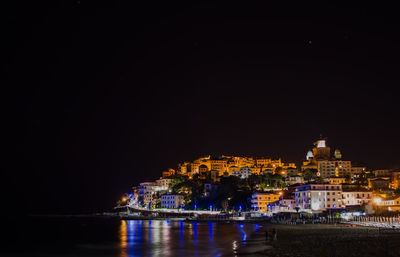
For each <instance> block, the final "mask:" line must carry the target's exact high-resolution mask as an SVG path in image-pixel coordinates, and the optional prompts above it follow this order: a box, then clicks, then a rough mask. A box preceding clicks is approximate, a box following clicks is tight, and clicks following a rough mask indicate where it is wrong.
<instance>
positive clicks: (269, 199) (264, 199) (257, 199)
mask: <svg viewBox="0 0 400 257" xmlns="http://www.w3.org/2000/svg"><path fill="white" fill-rule="evenodd" d="M279 198H280V194H274V193H254V194H253V195H252V197H251V207H252V208H253V210H255V211H259V212H263V213H267V212H268V204H270V203H273V202H276V201H279Z"/></svg>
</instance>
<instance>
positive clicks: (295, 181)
mask: <svg viewBox="0 0 400 257" xmlns="http://www.w3.org/2000/svg"><path fill="white" fill-rule="evenodd" d="M285 182H286V183H287V184H289V185H293V184H303V183H304V177H302V176H291V177H287V178H286V179H285Z"/></svg>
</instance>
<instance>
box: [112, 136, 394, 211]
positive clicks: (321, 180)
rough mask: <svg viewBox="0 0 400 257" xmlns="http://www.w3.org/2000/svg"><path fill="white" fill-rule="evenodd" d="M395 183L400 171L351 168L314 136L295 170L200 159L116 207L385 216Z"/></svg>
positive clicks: (235, 159)
mask: <svg viewBox="0 0 400 257" xmlns="http://www.w3.org/2000/svg"><path fill="white" fill-rule="evenodd" d="M399 181H400V170H396V169H377V170H371V169H368V167H366V166H362V165H357V164H356V163H354V162H352V161H351V160H347V159H345V158H344V157H343V156H342V153H341V151H340V150H339V149H334V150H333V149H331V148H330V147H329V145H328V140H327V138H324V137H322V136H320V137H319V138H318V140H316V141H315V142H314V144H313V147H312V149H310V150H309V151H308V152H307V153H306V154H305V159H304V161H303V162H302V164H301V165H300V167H299V166H298V165H296V164H295V163H294V162H289V161H287V160H282V159H281V158H278V159H273V158H268V157H251V156H227V155H221V156H218V157H215V156H210V155H208V156H203V157H200V158H198V159H195V160H193V161H188V162H183V163H179V164H178V165H177V167H176V169H172V168H170V169H168V170H167V171H163V172H162V173H161V177H160V178H159V179H157V180H155V181H144V182H142V183H140V184H139V185H137V186H135V187H133V188H132V191H131V192H129V193H126V194H125V195H124V196H123V197H122V198H121V200H119V201H118V203H117V206H116V209H119V210H125V208H127V209H128V211H129V210H131V211H132V210H137V211H138V210H139V211H152V212H168V211H169V212H174V211H176V212H185V211H186V212H199V213H201V212H204V213H221V212H227V213H229V212H235V213H236V212H242V213H243V215H250V216H251V217H264V216H273V215H276V214H279V213H299V212H302V213H309V214H310V215H312V214H316V213H323V212H327V211H329V212H333V213H335V212H337V213H339V212H341V213H342V215H343V214H345V215H347V216H349V215H350V216H357V215H361V214H363V215H366V214H379V213H390V212H396V211H399V210H400V192H399Z"/></svg>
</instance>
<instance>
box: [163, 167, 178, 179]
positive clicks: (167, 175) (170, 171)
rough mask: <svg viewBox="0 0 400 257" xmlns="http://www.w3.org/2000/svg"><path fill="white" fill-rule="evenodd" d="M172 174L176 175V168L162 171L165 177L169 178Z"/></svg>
mask: <svg viewBox="0 0 400 257" xmlns="http://www.w3.org/2000/svg"><path fill="white" fill-rule="evenodd" d="M172 175H175V170H174V169H168V171H163V172H162V177H163V178H168V177H170V176H172Z"/></svg>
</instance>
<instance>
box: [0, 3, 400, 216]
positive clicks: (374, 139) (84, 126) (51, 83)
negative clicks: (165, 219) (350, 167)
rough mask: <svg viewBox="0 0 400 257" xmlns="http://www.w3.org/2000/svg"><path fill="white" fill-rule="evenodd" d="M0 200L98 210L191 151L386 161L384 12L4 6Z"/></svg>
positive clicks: (389, 36) (395, 69) (392, 38)
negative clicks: (324, 150)
mask: <svg viewBox="0 0 400 257" xmlns="http://www.w3.org/2000/svg"><path fill="white" fill-rule="evenodd" d="M3 11H4V14H3V16H4V17H5V19H6V22H5V23H3V24H6V26H5V28H4V30H3V32H2V33H3V37H2V38H3V40H2V41H3V43H5V44H6V46H5V47H3V50H5V51H4V52H5V57H4V58H2V59H3V61H4V65H3V71H4V70H5V71H6V76H5V79H6V84H3V85H6V86H5V87H4V89H3V96H5V98H6V99H5V101H4V102H5V103H6V107H5V108H4V110H5V111H6V114H7V116H6V118H7V122H5V125H4V126H5V127H6V128H7V129H8V130H7V133H6V134H3V136H4V135H5V137H6V142H7V143H10V147H4V148H5V149H6V150H7V152H8V154H9V156H8V155H7V156H6V157H7V158H5V159H6V164H10V165H4V166H5V167H7V168H5V170H4V172H3V179H2V181H3V183H2V184H3V186H2V187H3V189H5V190H4V193H2V198H5V199H4V200H3V203H4V201H6V202H5V203H7V204H8V205H9V206H10V208H14V209H18V208H21V209H23V210H26V212H29V213H90V212H95V211H104V210H107V209H110V208H111V207H112V206H113V205H114V203H115V201H116V200H117V199H119V197H120V196H121V194H122V193H124V192H128V191H129V190H130V188H131V187H132V186H134V185H137V184H138V183H139V182H142V181H145V180H154V179H157V178H158V177H159V176H160V175H161V172H162V171H163V170H166V169H168V168H169V167H172V168H175V167H176V165H177V163H179V162H183V161H190V160H193V159H194V158H197V157H199V156H201V155H206V154H212V155H220V154H238V155H255V156H271V157H276V158H277V157H281V158H282V159H283V160H284V161H294V162H297V163H298V164H300V162H301V161H302V160H303V159H304V158H305V154H306V152H307V150H309V149H310V148H311V147H312V143H313V142H314V141H315V140H316V139H317V138H318V137H319V135H320V134H322V135H323V136H327V137H328V145H329V146H331V147H332V148H334V149H335V148H339V149H340V150H341V151H342V154H343V157H344V159H346V160H351V161H355V162H358V163H361V164H365V165H367V167H370V168H390V167H393V166H396V165H399V164H400V160H399V156H400V150H399V149H400V148H399V143H400V134H399V125H400V124H399V116H400V115H399V102H398V101H399V100H398V98H399V94H397V90H396V87H398V86H399V82H400V76H399V60H400V58H399V57H400V30H399V18H398V13H397V9H396V8H394V6H376V5H371V6H368V5H365V3H363V4H361V5H360V4H357V5H354V6H351V5H339V4H329V5H327V4H326V5H321V4H313V5H311V4H308V5H307V4H305V3H303V2H302V3H301V4H297V5H291V4H289V3H285V5H282V6H271V5H263V6H261V5H247V6H245V5H243V4H241V5H235V4H232V3H231V4H229V5H228V4H221V5H217V4H201V3H198V2H191V3H186V4H184V5H177V4H176V5H173V4H171V3H164V4H162V5H158V4H157V3H155V2H151V3H149V5H144V4H142V5H137V4H132V5H125V4H115V3H112V1H111V2H109V3H107V4H104V5H102V4H99V3H97V2H95V1H93V2H88V1H85V0H81V1H80V2H79V1H75V2H74V1H69V2H65V3H64V2H62V3H61V2H59V3H57V1H53V2H51V3H46V4H45V3H38V1H31V2H30V3H26V4H23V3H22V2H19V3H14V4H11V3H9V6H7V8H4V10H3Z"/></svg>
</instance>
